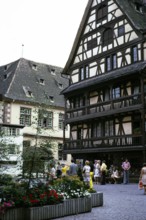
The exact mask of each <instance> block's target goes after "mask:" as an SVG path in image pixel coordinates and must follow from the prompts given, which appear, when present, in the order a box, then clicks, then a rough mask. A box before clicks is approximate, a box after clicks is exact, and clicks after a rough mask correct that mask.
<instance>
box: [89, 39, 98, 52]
mask: <svg viewBox="0 0 146 220" xmlns="http://www.w3.org/2000/svg"><path fill="white" fill-rule="evenodd" d="M95 47H97V38H93V39H92V40H90V41H88V42H87V50H91V49H93V48H95Z"/></svg>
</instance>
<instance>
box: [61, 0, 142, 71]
mask: <svg viewBox="0 0 146 220" xmlns="http://www.w3.org/2000/svg"><path fill="white" fill-rule="evenodd" d="M114 1H115V3H117V5H118V6H119V7H120V8H121V10H122V11H123V13H125V15H126V16H127V17H128V19H129V20H130V22H131V23H132V24H133V26H134V27H135V28H136V29H137V30H138V31H140V32H141V33H146V0H114ZM144 2H145V3H144ZM136 3H138V4H141V5H142V8H143V12H140V11H137V10H136V8H135V4H136ZM91 5H92V0H89V1H88V4H87V6H86V8H85V12H84V15H83V18H82V20H81V23H80V25H79V28H78V32H77V35H76V38H75V40H74V43H73V46H72V50H71V52H70V55H69V58H68V60H67V62H66V65H65V67H64V69H63V71H62V73H63V74H69V72H68V69H69V67H70V65H71V64H72V61H73V58H74V55H75V53H76V50H77V46H78V42H79V38H80V37H81V35H82V32H83V30H84V26H85V24H86V20H87V16H88V14H89V12H90V7H91Z"/></svg>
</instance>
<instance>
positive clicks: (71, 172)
mask: <svg viewBox="0 0 146 220" xmlns="http://www.w3.org/2000/svg"><path fill="white" fill-rule="evenodd" d="M77 172H78V165H77V164H76V163H75V162H74V159H72V160H71V165H70V167H69V175H70V176H75V175H77Z"/></svg>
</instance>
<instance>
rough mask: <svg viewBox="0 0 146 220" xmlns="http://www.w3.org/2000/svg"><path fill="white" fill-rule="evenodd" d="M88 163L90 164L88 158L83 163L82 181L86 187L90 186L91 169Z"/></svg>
mask: <svg viewBox="0 0 146 220" xmlns="http://www.w3.org/2000/svg"><path fill="white" fill-rule="evenodd" d="M89 164H90V162H89V160H86V161H85V165H84V167H83V178H84V183H85V185H87V187H88V188H89V187H90V170H91V167H90V165H89Z"/></svg>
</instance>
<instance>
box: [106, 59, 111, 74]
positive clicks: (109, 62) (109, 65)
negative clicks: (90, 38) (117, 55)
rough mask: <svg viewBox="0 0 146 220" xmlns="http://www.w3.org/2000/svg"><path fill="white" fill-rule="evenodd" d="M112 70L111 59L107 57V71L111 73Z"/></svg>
mask: <svg viewBox="0 0 146 220" xmlns="http://www.w3.org/2000/svg"><path fill="white" fill-rule="evenodd" d="M110 70H111V58H110V57H107V58H106V71H110Z"/></svg>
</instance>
